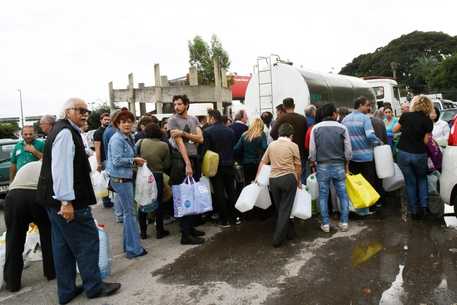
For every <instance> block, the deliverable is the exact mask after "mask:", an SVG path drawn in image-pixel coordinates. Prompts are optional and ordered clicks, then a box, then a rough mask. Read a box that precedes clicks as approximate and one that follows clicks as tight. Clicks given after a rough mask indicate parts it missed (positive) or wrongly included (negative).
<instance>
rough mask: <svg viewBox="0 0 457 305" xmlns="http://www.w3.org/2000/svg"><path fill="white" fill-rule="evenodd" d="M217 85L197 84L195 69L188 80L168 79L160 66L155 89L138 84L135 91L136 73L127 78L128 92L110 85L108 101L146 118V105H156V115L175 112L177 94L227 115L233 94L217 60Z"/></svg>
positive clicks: (155, 68) (190, 71)
mask: <svg viewBox="0 0 457 305" xmlns="http://www.w3.org/2000/svg"><path fill="white" fill-rule="evenodd" d="M214 74H215V82H214V85H202V84H199V83H198V73H197V68H196V67H190V68H189V74H188V76H186V77H183V78H180V79H175V80H170V81H169V80H168V77H167V76H166V75H161V74H160V66H159V64H155V65H154V81H155V82H154V86H150V87H149V86H145V85H144V83H139V84H138V87H137V88H135V86H134V81H133V74H132V73H131V74H129V76H128V81H129V83H128V86H127V88H126V89H114V88H113V82H110V83H109V99H110V106H111V108H117V106H116V104H117V103H119V102H127V103H128V108H129V110H130V111H131V112H133V113H136V114H138V111H137V106H139V113H140V115H143V114H144V113H145V112H146V103H153V104H155V110H154V112H155V113H157V114H162V113H172V112H173V105H172V98H173V96H174V95H182V94H186V95H187V96H188V97H189V99H190V101H191V103H211V104H213V108H214V109H218V110H219V111H221V113H222V114H228V113H229V111H230V106H231V104H232V91H231V89H230V86H229V84H228V82H227V72H226V71H225V70H224V69H221V68H220V65H219V64H218V62H217V61H216V60H215V61H214Z"/></svg>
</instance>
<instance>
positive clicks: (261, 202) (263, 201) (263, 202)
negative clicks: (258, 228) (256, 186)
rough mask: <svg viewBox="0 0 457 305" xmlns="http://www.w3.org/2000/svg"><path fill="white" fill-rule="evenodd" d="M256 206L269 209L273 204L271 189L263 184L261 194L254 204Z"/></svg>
mask: <svg viewBox="0 0 457 305" xmlns="http://www.w3.org/2000/svg"><path fill="white" fill-rule="evenodd" d="M254 205H255V206H256V207H258V208H261V209H264V210H266V209H268V208H269V207H270V206H271V197H270V191H269V190H268V187H266V186H262V187H261V189H260V192H259V196H257V200H256V201H255V204H254Z"/></svg>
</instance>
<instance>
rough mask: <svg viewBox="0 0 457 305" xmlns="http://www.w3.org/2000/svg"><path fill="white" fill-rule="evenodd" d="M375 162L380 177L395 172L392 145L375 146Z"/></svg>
mask: <svg viewBox="0 0 457 305" xmlns="http://www.w3.org/2000/svg"><path fill="white" fill-rule="evenodd" d="M374 162H375V165H376V174H377V175H378V178H379V179H384V178H389V177H392V176H393V175H394V174H395V169H394V158H393V156H392V149H391V148H390V145H379V146H376V147H375V148H374Z"/></svg>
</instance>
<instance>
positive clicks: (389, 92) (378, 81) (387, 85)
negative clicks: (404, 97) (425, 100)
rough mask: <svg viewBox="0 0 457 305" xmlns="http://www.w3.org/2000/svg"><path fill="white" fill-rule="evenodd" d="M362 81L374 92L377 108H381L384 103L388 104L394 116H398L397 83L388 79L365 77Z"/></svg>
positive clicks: (399, 108) (398, 92)
mask: <svg viewBox="0 0 457 305" xmlns="http://www.w3.org/2000/svg"><path fill="white" fill-rule="evenodd" d="M364 79H365V81H366V82H368V83H369V84H370V86H371V87H372V88H373V90H374V92H375V95H376V105H377V106H378V108H380V107H382V106H383V105H384V103H389V104H390V105H391V106H392V110H393V112H394V115H395V116H400V115H401V107H400V89H399V88H398V83H397V82H396V81H395V80H393V79H390V78H381V77H376V78H374V77H365V78H364Z"/></svg>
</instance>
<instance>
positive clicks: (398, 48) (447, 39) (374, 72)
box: [340, 31, 457, 92]
mask: <svg viewBox="0 0 457 305" xmlns="http://www.w3.org/2000/svg"><path fill="white" fill-rule="evenodd" d="M455 52H457V37H452V36H450V35H448V34H445V33H442V32H420V31H414V32H412V33H409V34H406V35H402V36H401V37H399V38H397V39H394V40H392V41H391V42H390V43H388V44H387V45H386V46H384V47H380V48H378V49H376V50H375V51H374V52H372V53H367V54H362V55H359V56H357V57H356V58H354V59H353V60H352V62H350V63H348V64H347V65H346V66H344V67H343V68H342V69H341V71H340V73H341V74H346V75H354V76H392V69H391V66H390V65H391V63H392V62H396V63H398V67H397V80H398V81H399V82H400V83H402V84H404V85H407V86H408V87H410V88H411V89H413V91H416V92H421V90H423V89H424V82H425V83H426V81H427V76H423V75H417V73H418V72H419V71H420V70H422V68H421V69H418V65H420V64H418V61H421V58H427V59H431V58H434V59H436V60H437V61H438V63H439V62H441V61H443V60H444V59H445V58H446V57H448V56H450V55H451V54H453V53H455Z"/></svg>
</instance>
